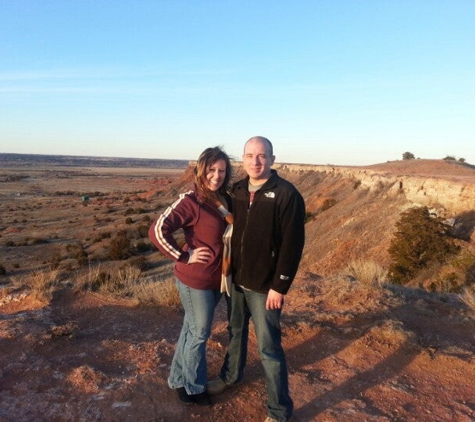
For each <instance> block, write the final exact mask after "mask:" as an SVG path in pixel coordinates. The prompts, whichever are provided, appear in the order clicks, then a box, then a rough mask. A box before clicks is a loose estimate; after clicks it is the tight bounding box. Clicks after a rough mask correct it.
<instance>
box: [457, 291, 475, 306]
mask: <svg viewBox="0 0 475 422" xmlns="http://www.w3.org/2000/svg"><path fill="white" fill-rule="evenodd" d="M459 297H460V300H461V301H462V302H463V303H464V304H465V305H467V306H468V307H469V308H470V309H471V310H472V311H473V312H475V285H474V284H472V285H470V286H467V287H465V288H464V289H463V291H462V293H461V294H460V296H459Z"/></svg>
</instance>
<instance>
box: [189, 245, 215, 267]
mask: <svg viewBox="0 0 475 422" xmlns="http://www.w3.org/2000/svg"><path fill="white" fill-rule="evenodd" d="M187 252H188V253H189V255H190V258H189V259H188V264H196V263H200V264H206V263H208V261H209V260H210V258H211V251H210V250H209V248H207V247H206V246H202V247H201V248H196V249H188V251H187Z"/></svg>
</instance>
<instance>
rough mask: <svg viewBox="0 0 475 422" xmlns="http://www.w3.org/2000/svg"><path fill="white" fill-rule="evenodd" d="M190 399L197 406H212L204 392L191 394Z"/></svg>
mask: <svg viewBox="0 0 475 422" xmlns="http://www.w3.org/2000/svg"><path fill="white" fill-rule="evenodd" d="M190 397H191V398H192V399H193V400H194V401H195V403H196V404H197V405H198V406H211V404H212V403H211V400H210V399H209V396H208V393H207V392H206V391H204V392H203V393H200V394H193V395H192V396H190Z"/></svg>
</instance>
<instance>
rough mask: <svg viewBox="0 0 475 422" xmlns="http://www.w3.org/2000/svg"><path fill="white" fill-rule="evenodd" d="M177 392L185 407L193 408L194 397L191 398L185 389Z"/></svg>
mask: <svg viewBox="0 0 475 422" xmlns="http://www.w3.org/2000/svg"><path fill="white" fill-rule="evenodd" d="M176 392H177V394H178V398H179V399H180V401H181V402H182V403H183V404H184V405H186V406H191V405H192V404H195V400H194V399H193V397H194V396H190V395H189V394H188V393H187V392H186V390H185V387H180V388H177V389H176Z"/></svg>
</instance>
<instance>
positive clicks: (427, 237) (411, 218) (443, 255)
mask: <svg viewBox="0 0 475 422" xmlns="http://www.w3.org/2000/svg"><path fill="white" fill-rule="evenodd" d="M449 230H450V227H449V226H447V225H446V224H444V223H443V220H442V219H441V218H440V217H432V216H431V215H430V212H429V209H428V208H427V207H420V208H419V207H416V208H411V209H409V210H407V211H406V212H404V213H403V214H402V215H401V218H400V219H399V221H398V222H397V223H396V233H395V235H394V237H393V239H392V240H391V244H390V246H389V250H388V252H389V255H390V257H391V259H392V263H391V265H390V267H389V279H390V281H392V282H393V283H397V284H405V283H407V282H408V281H409V280H411V279H412V278H414V277H415V276H416V275H417V274H418V273H419V272H420V271H421V270H422V269H423V268H426V267H427V266H428V265H429V264H431V263H436V262H440V263H441V262H444V261H445V260H446V259H447V258H448V257H449V256H451V255H453V254H455V253H457V252H458V251H459V249H460V248H459V246H457V245H456V244H455V242H454V239H453V238H452V237H451V236H450V235H449Z"/></svg>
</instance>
